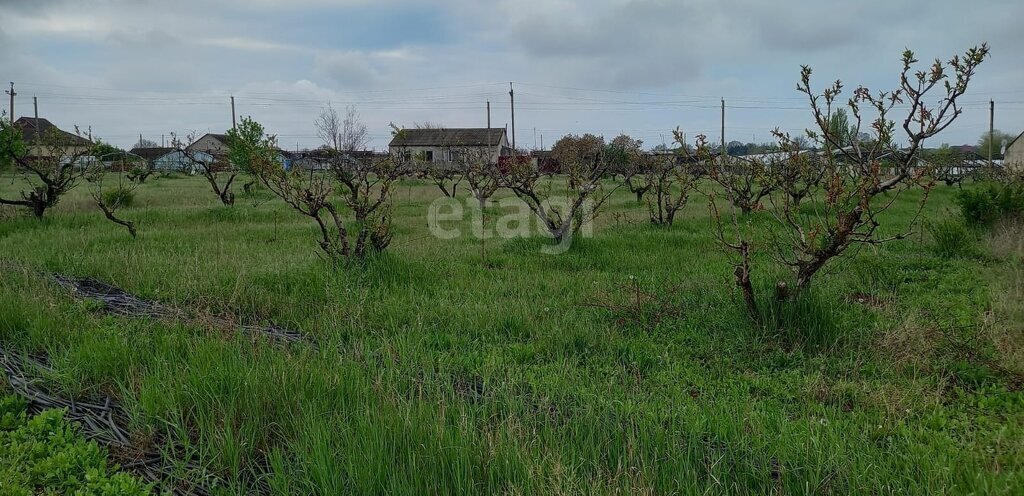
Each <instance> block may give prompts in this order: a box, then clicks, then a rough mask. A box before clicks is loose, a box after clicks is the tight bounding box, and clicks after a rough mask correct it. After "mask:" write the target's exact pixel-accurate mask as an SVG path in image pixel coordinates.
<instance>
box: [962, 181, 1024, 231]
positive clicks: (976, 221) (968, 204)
mask: <svg viewBox="0 0 1024 496" xmlns="http://www.w3.org/2000/svg"><path fill="white" fill-rule="evenodd" d="M956 203H957V205H959V206H960V212H961V215H962V216H963V218H964V221H965V222H966V223H967V224H968V225H971V226H990V225H992V224H993V223H995V221H997V220H999V219H1001V218H1005V217H1019V216H1021V215H1024V184H1020V183H1017V182H1011V183H1007V184H991V185H989V186H987V187H983V188H977V189H965V190H962V191H960V192H959V193H958V194H957V196H956Z"/></svg>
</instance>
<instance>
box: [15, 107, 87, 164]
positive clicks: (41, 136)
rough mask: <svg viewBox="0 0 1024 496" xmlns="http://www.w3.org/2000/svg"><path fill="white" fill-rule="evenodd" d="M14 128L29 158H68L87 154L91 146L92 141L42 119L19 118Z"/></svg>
mask: <svg viewBox="0 0 1024 496" xmlns="http://www.w3.org/2000/svg"><path fill="white" fill-rule="evenodd" d="M14 128H15V129H18V130H19V131H21V136H22V138H23V139H24V141H25V144H26V145H28V156H29V157H34V158H61V159H64V158H70V157H74V156H81V155H82V154H85V153H88V152H89V151H90V150H91V149H92V146H93V143H92V141H89V140H88V139H86V138H84V137H82V136H79V135H77V134H74V133H69V132H67V131H64V130H62V129H60V128H58V127H57V126H55V125H53V123H52V122H50V121H48V120H46V119H43V118H38V119H37V118H35V117H20V118H19V119H18V120H16V121H14Z"/></svg>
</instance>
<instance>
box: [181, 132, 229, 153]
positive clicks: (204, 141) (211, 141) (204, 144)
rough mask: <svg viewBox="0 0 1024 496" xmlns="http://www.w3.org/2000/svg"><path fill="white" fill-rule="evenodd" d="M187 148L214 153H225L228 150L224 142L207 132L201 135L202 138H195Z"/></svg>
mask: <svg viewBox="0 0 1024 496" xmlns="http://www.w3.org/2000/svg"><path fill="white" fill-rule="evenodd" d="M188 149H189V150H198V151H202V152H207V153H214V154H219V153H227V151H228V149H227V146H226V145H225V144H224V143H221V141H220V140H219V139H217V138H215V137H213V136H210V135H209V134H207V135H205V136H203V137H202V138H199V139H198V140H196V142H195V143H192V144H191V145H190V146H189V147H188Z"/></svg>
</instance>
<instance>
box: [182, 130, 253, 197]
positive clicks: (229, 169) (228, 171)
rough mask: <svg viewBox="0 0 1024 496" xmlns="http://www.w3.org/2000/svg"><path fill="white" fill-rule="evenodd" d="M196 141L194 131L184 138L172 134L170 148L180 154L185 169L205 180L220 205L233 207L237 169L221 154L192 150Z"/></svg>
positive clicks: (196, 137)
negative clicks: (233, 188)
mask: <svg viewBox="0 0 1024 496" xmlns="http://www.w3.org/2000/svg"><path fill="white" fill-rule="evenodd" d="M198 139H199V134H198V133H196V132H195V131H192V132H190V133H189V134H187V135H185V136H184V137H179V136H178V135H176V134H173V133H172V134H171V147H172V148H174V149H176V150H177V151H178V152H179V153H181V156H182V158H183V159H184V162H185V164H186V167H188V168H189V169H191V171H195V172H198V173H199V174H201V175H202V176H203V177H204V178H206V182H207V183H209V184H210V188H212V189H213V193H214V194H216V195H217V198H218V199H219V200H220V201H221V203H223V204H224V205H227V206H229V207H230V206H233V205H234V204H235V193H234V191H232V190H231V187H232V186H233V185H234V182H235V179H236V178H237V177H238V172H239V171H238V168H237V167H235V165H234V164H233V163H232V162H231V161H230V160H228V157H227V155H226V154H224V153H222V152H207V151H202V150H196V149H194V148H193V145H194V144H195V143H196V141H198Z"/></svg>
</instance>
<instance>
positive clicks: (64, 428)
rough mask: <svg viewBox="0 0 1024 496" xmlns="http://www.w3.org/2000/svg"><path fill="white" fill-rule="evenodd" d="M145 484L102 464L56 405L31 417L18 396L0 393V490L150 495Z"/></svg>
mask: <svg viewBox="0 0 1024 496" xmlns="http://www.w3.org/2000/svg"><path fill="white" fill-rule="evenodd" d="M152 490H153V488H152V486H151V485H147V484H144V483H142V481H140V480H138V479H137V478H135V477H133V476H131V475H129V474H127V473H123V472H117V468H116V467H109V466H108V465H107V456H106V453H105V452H104V451H103V450H102V449H101V448H100V447H99V446H98V445H97V444H96V443H95V442H94V441H86V440H85V439H83V438H82V436H81V433H80V432H79V431H78V429H77V428H76V427H75V426H74V425H73V424H71V423H69V422H68V421H66V420H65V419H64V412H63V411H62V410H47V411H44V412H42V413H40V414H38V415H36V416H34V417H29V416H28V415H27V414H26V412H25V402H24V401H21V400H20V399H18V398H13V397H9V396H8V397H3V398H0V494H25V495H29V494H82V495H85V494H90V495H111V496H113V495H133V494H138V495H142V494H150V493H151V492H152Z"/></svg>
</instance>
